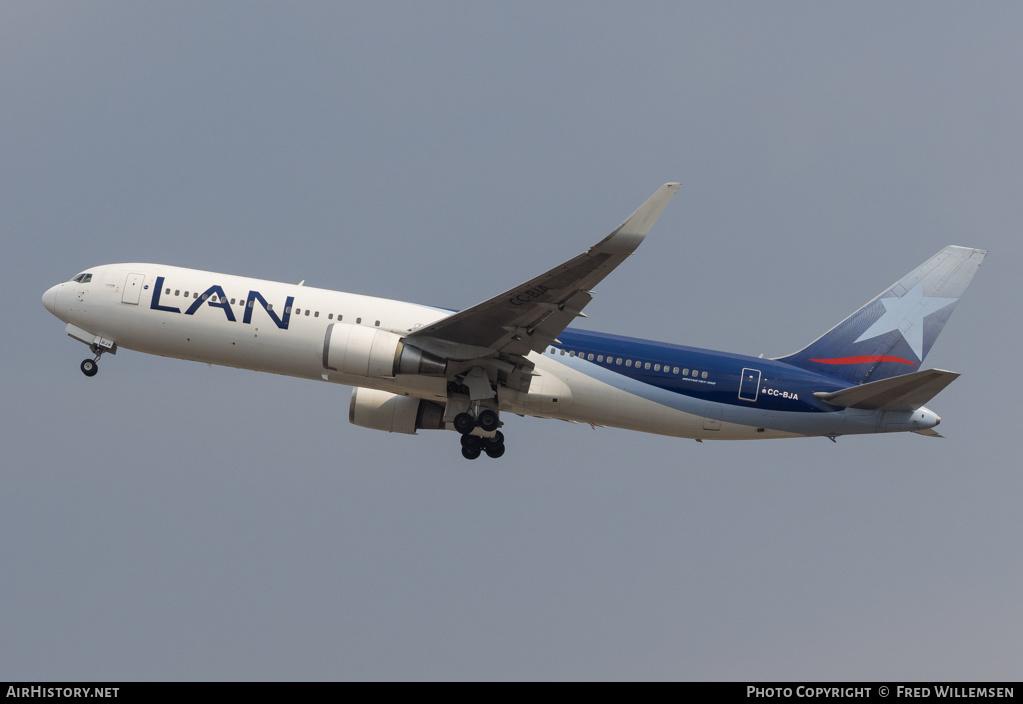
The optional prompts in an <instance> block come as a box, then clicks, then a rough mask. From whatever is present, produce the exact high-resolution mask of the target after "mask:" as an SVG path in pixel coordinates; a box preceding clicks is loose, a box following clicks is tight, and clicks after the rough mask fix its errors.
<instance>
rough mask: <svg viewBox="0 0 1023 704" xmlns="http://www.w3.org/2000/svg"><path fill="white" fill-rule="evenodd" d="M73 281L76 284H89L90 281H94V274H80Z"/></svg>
mask: <svg viewBox="0 0 1023 704" xmlns="http://www.w3.org/2000/svg"><path fill="white" fill-rule="evenodd" d="M71 280H72V281H74V282H76V283H80V284H87V283H89V282H90V281H92V274H79V275H78V276H76V277H75V278H73V279H71Z"/></svg>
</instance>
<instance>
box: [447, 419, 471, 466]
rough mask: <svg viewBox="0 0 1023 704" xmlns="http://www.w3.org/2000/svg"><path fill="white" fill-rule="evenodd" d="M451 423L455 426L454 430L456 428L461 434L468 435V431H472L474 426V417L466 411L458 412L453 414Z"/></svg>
mask: <svg viewBox="0 0 1023 704" xmlns="http://www.w3.org/2000/svg"><path fill="white" fill-rule="evenodd" d="M452 423H453V424H454V426H455V430H457V431H458V432H459V433H461V434H462V435H468V434H469V433H471V432H472V429H473V428H475V427H476V419H475V418H473V417H472V416H471V415H469V414H468V413H459V414H458V415H457V416H455V419H454V420H453V421H452ZM472 459H475V458H472Z"/></svg>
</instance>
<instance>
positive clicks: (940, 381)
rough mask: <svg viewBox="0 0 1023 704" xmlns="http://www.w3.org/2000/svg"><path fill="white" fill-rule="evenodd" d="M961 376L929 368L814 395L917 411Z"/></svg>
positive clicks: (861, 405)
mask: <svg viewBox="0 0 1023 704" xmlns="http://www.w3.org/2000/svg"><path fill="white" fill-rule="evenodd" d="M958 378H959V374H958V373H957V372H948V371H945V370H944V369H927V370H924V371H922V372H913V373H911V374H903V375H902V376H893V377H892V378H890V379H882V380H881V381H872V382H870V383H867V384H860V385H859V386H850V387H849V388H848V389H841V390H840V391H832V392H830V393H829V392H826V391H816V392H814V394H813V395H814V396H816V397H817V398H819V399H820V400H821V401H826V402H828V403H830V404H833V405H835V406H842V407H844V408H863V409H866V410H870V411H915V410H916V409H917V408H920V406H922V405H924V404H925V403H927V402H928V401H930V400H931V399H932V398H934V397H935V396H937V395H938V392H940V391H941V390H942V389H944V388H945V387H946V386H948V385H949V384H951V383H952V382H953V381H955V380H956V379H958Z"/></svg>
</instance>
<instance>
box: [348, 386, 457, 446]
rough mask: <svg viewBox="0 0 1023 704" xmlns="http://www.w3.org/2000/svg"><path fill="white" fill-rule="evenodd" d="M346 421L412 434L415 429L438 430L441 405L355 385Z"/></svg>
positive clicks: (442, 423)
mask: <svg viewBox="0 0 1023 704" xmlns="http://www.w3.org/2000/svg"><path fill="white" fill-rule="evenodd" d="M348 420H349V421H351V423H352V424H353V425H359V426H362V427H363V428H372V429H373V430H386V431H387V432H389V433H407V434H409V435H415V433H416V431H417V430H442V429H443V428H444V407H443V406H442V405H440V404H439V403H434V402H433V401H424V400H423V399H420V398H416V397H415V396H398V395H397V394H392V393H388V392H387V391H378V390H377V389H365V388H359V387H356V388H355V389H353V390H352V403H351V405H350V406H349V407H348Z"/></svg>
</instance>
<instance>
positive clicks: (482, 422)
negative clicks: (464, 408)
mask: <svg viewBox="0 0 1023 704" xmlns="http://www.w3.org/2000/svg"><path fill="white" fill-rule="evenodd" d="M452 423H453V424H454V426H455V430H457V431H458V432H459V433H461V435H462V457H464V458H465V459H467V460H474V459H476V458H477V457H479V456H480V455H482V454H483V453H484V452H486V453H487V457H493V458H495V459H496V458H498V457H500V456H501V455H503V454H504V433H502V432H501V431H500V430H497V428H498V426H499V425H500V424H501V421H500V419H499V418H498V416H497V411H495V410H493V409H491V408H484V409H483V410H482V411H480V412H479V414H478V415H476V416H475V417H473V416H472V415H471V414H469V413H459V414H458V415H457V416H455V417H454V420H453V421H452ZM477 427H478V428H479V429H480V430H482V431H484V432H486V433H490V432H493V433H494V436H493V437H482V436H480V435H473V434H472V431H473V430H475V429H476V428H477ZM495 431H496V432H495Z"/></svg>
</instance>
